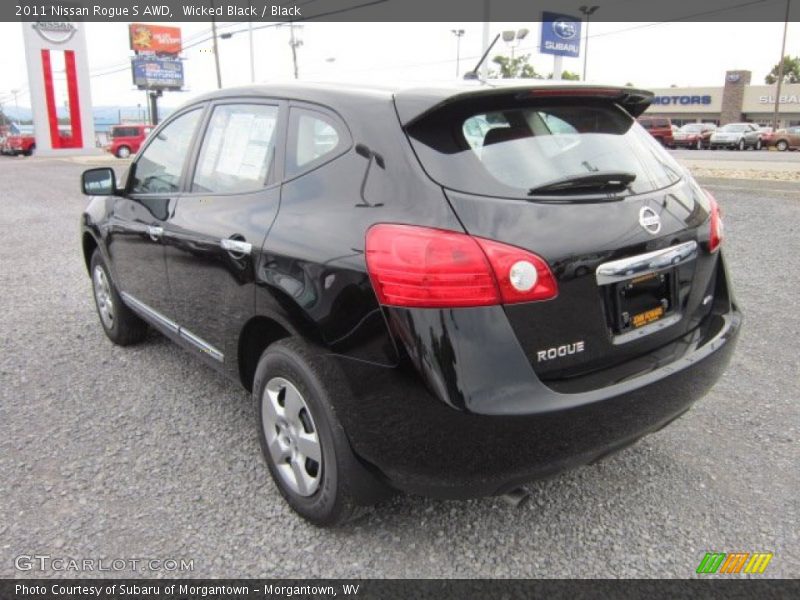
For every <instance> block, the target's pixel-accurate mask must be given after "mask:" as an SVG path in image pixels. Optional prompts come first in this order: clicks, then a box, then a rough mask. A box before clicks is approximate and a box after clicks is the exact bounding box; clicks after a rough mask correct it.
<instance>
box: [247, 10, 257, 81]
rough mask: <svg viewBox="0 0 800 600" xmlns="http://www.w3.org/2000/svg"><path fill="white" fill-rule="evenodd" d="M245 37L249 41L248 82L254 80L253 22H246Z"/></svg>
mask: <svg viewBox="0 0 800 600" xmlns="http://www.w3.org/2000/svg"><path fill="white" fill-rule="evenodd" d="M247 38H248V42H249V43H250V83H255V82H256V66H255V60H254V58H253V57H254V53H253V22H252V21H248V22H247Z"/></svg>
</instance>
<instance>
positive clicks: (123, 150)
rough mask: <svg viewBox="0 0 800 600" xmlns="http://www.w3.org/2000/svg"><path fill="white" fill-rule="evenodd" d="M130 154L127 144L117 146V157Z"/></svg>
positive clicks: (126, 156)
mask: <svg viewBox="0 0 800 600" xmlns="http://www.w3.org/2000/svg"><path fill="white" fill-rule="evenodd" d="M130 155H131V149H130V148H128V147H127V146H120V147H119V148H117V158H128V157H129V156H130Z"/></svg>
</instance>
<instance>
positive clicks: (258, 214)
mask: <svg viewBox="0 0 800 600" xmlns="http://www.w3.org/2000/svg"><path fill="white" fill-rule="evenodd" d="M284 104H285V103H283V102H279V101H269V100H264V101H256V100H253V99H247V100H241V101H239V100H228V101H225V102H219V103H217V104H216V105H214V106H212V107H211V109H210V111H209V115H208V118H207V125H206V127H205V133H204V135H203V139H202V142H200V144H199V148H198V150H197V151H196V156H197V159H196V160H195V161H194V167H193V170H192V173H190V175H189V176H188V177H187V185H186V192H185V193H184V194H183V195H182V196H181V198H180V200H179V201H178V203H177V207H176V209H175V211H174V214H173V215H172V217H171V219H170V220H169V222H168V223H167V226H166V231H165V236H164V240H165V247H166V261H167V273H168V276H169V281H170V289H171V292H172V302H173V306H174V307H175V315H176V316H175V320H176V321H177V322H178V324H179V325H180V326H181V331H182V335H183V337H184V338H186V339H187V340H188V341H190V342H191V343H192V344H193V345H194V346H195V347H197V348H198V349H200V350H202V351H204V352H205V353H206V354H207V355H209V356H211V357H212V358H213V359H215V360H216V361H219V362H228V360H226V355H228V354H229V353H234V355H235V340H236V335H235V334H236V333H237V332H238V331H240V330H241V328H242V326H243V325H244V324H245V322H246V321H247V320H248V319H249V318H250V317H252V315H253V313H254V310H255V285H254V282H255V268H254V265H255V264H256V258H257V256H258V253H259V252H260V251H261V246H262V244H263V242H264V238H265V236H266V234H267V232H268V231H269V228H270V226H271V225H272V222H273V220H274V219H275V216H276V214H277V211H278V204H279V201H280V174H279V173H277V172H276V171H277V170H278V168H279V165H280V164H282V157H281V156H280V151H279V148H280V147H281V146H282V144H278V143H276V142H277V140H278V139H283V136H284V134H283V131H284V130H285V125H284V121H285V113H286V109H285V105H284Z"/></svg>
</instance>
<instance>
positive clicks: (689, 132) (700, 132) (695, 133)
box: [672, 123, 717, 150]
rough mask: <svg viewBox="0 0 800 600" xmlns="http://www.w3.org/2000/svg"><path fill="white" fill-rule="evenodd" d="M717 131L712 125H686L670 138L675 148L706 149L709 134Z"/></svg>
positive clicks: (709, 137)
mask: <svg viewBox="0 0 800 600" xmlns="http://www.w3.org/2000/svg"><path fill="white" fill-rule="evenodd" d="M716 129H717V126H716V125H714V123H687V124H686V125H684V126H682V127H681V128H680V129H678V131H677V132H676V133H675V134H674V135H673V136H672V140H673V141H672V143H673V145H674V146H675V147H676V148H694V149H696V150H702V149H703V148H708V143H709V142H708V141H709V139H711V134H712V133H714V131H715V130H716Z"/></svg>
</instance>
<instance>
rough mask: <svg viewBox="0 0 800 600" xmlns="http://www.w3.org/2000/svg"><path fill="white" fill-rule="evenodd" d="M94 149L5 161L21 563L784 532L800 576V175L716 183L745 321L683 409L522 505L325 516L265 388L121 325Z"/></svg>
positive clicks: (455, 573) (551, 558) (204, 569)
mask: <svg viewBox="0 0 800 600" xmlns="http://www.w3.org/2000/svg"><path fill="white" fill-rule="evenodd" d="M84 162H85V161H84ZM86 166H87V165H82V164H76V163H75V162H70V161H67V160H55V159H45V158H40V157H35V158H33V159H22V158H20V159H12V158H2V159H0V181H1V182H2V187H3V195H2V198H3V210H2V213H1V214H0V223H1V224H2V232H3V241H2V244H0V252H1V253H2V270H1V271H0V290H1V292H0V293H2V298H3V309H4V310H3V311H2V312H1V313H0V335H2V346H3V352H2V356H1V357H0V389H1V390H2V391H1V392H0V393H1V394H2V401H1V402H0V498H2V501H1V502H0V577H13V576H51V575H64V574H63V573H53V572H45V573H41V572H37V571H29V572H25V573H20V572H18V571H16V570H15V567H14V558H15V557H17V556H19V555H22V554H49V555H51V556H53V557H62V556H63V557H72V558H106V559H109V560H110V559H113V558H123V559H130V558H156V559H166V558H174V559H180V558H183V559H187V560H193V564H194V571H193V572H191V573H183V575H191V576H194V577H223V576H228V577H235V576H287V577H306V576H325V577H328V576H330V577H689V576H692V575H694V572H695V569H696V567H697V565H698V563H699V562H700V560H701V558H702V557H703V555H704V553H705V552H707V551H721V552H734V551H737V552H756V551H771V552H774V553H775V557H774V558H773V560H772V562H771V563H770V565H769V567H768V569H767V571H766V573H765V575H764V576H765V577H798V576H800V534H799V533H798V532H799V531H800V501H799V500H798V493H797V492H798V490H800V474H799V473H800V470H799V469H798V459H799V458H800V452H798V442H799V441H800V435H799V434H800V431H799V428H800V408H799V406H800V405H799V404H798V391H799V390H800V385H798V382H799V380H798V372H800V361H798V356H800V353H798V352H797V350H796V346H797V334H798V332H800V313H798V311H797V282H798V276H797V272H798V257H797V248H798V241H797V239H798V234H799V233H800V232H799V231H798V223H800V185H799V184H796V183H791V182H776V183H775V184H771V185H766V184H763V183H758V184H752V183H748V182H743V181H733V180H731V181H716V180H715V181H711V182H709V186H710V188H711V189H712V190H713V191H714V192H715V194H716V196H717V199H718V200H719V202H720V204H721V206H722V209H723V213H724V218H725V227H726V234H727V240H726V242H725V252H726V255H727V258H728V261H729V265H730V268H731V271H732V275H733V280H734V283H735V284H736V293H737V296H738V300H739V302H740V304H741V305H742V307H743V310H744V311H745V313H746V323H745V328H744V331H743V334H742V337H741V340H740V344H739V348H738V353H737V355H736V357H735V359H734V362H733V363H732V365H731V367H730V370H729V372H728V375H727V377H725V378H724V379H723V380H722V381H721V382H720V383H719V384H718V385H717V386H716V388H715V389H714V390H713V391H712V392H711V393H710V394H709V395H708V396H707V397H706V398H705V399H703V400H702V401H701V402H699V403H698V405H697V406H696V407H695V408H694V410H692V411H690V412H689V413H688V414H687V415H686V416H684V417H683V418H682V419H680V420H679V421H677V422H676V423H674V424H673V425H671V426H670V427H668V428H667V429H665V430H663V431H661V432H659V433H657V434H655V435H652V436H649V437H648V438H646V439H644V440H643V441H641V442H640V443H639V444H637V445H635V446H633V447H631V448H629V449H626V450H624V451H623V452H621V453H619V454H616V455H614V456H612V457H609V458H608V459H607V460H605V461H604V462H601V463H599V464H596V465H593V466H589V467H584V468H581V469H578V470H575V471H572V472H569V473H567V474H564V475H561V476H558V477H556V478H553V479H550V480H547V481H542V482H537V483H533V484H531V485H529V486H528V488H527V489H528V490H529V491H530V494H531V497H530V499H529V501H528V502H527V503H526V504H524V505H522V506H521V507H520V508H512V507H510V506H508V505H507V504H506V503H504V502H503V501H502V500H501V499H497V498H486V499H480V500H473V501H468V502H442V501H436V500H430V499H425V498H419V497H398V498H395V499H393V500H391V501H389V502H387V503H386V504H384V505H382V506H380V507H379V508H378V509H377V510H376V511H374V512H372V513H370V514H369V515H368V516H367V517H365V518H364V519H363V520H361V521H359V522H357V523H356V524H354V525H352V526H350V527H348V528H345V529H342V530H338V531H325V530H318V529H315V528H314V527H312V526H310V525H307V524H305V523H304V522H302V521H301V520H300V519H299V518H297V517H295V516H294V515H293V513H291V512H290V510H289V509H288V508H287V507H286V505H285V504H284V503H283V502H282V501H281V499H280V497H279V495H278V492H277V491H276V489H275V488H274V487H273V485H272V482H271V481H270V480H269V477H268V473H267V469H266V467H265V465H264V463H263V461H262V459H261V456H260V453H259V448H258V441H257V437H256V430H255V426H254V424H253V421H254V414H253V413H254V410H253V406H251V402H250V398H249V396H248V395H247V394H246V393H245V392H244V391H242V390H241V389H240V388H238V387H237V386H236V385H234V384H232V383H230V382H228V381H227V380H225V379H223V378H222V377H221V376H219V375H217V374H216V373H215V372H213V371H211V370H210V369H208V368H206V367H204V366H202V365H201V364H200V363H199V362H197V361H196V360H194V359H193V358H192V357H190V356H189V355H188V354H186V353H184V352H183V351H181V350H178V349H177V347H176V346H174V345H172V344H171V343H170V342H168V341H167V340H165V339H164V338H162V337H160V336H158V335H156V334H152V335H151V336H150V338H149V339H148V340H147V341H146V342H145V343H144V344H142V345H139V346H137V347H135V348H129V349H123V348H117V347H114V346H112V344H111V343H110V342H109V341H108V340H107V339H106V337H105V336H104V335H103V332H102V329H101V327H100V325H99V324H98V322H97V316H96V313H95V309H94V306H93V303H92V298H91V290H90V281H89V278H88V276H87V275H86V272H85V269H84V265H83V261H82V258H81V255H80V245H79V239H78V235H77V232H78V220H79V216H80V214H81V211H82V210H83V207H84V206H85V204H86V200H85V198H84V197H82V196H81V195H80V194H79V192H78V177H79V174H80V172H81V170H82V169H83V168H86ZM126 574H127V573H126ZM172 574H175V573H164V572H163V571H162V572H156V573H146V575H149V576H161V575H172ZM66 575H75V574H74V573H66Z"/></svg>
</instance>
